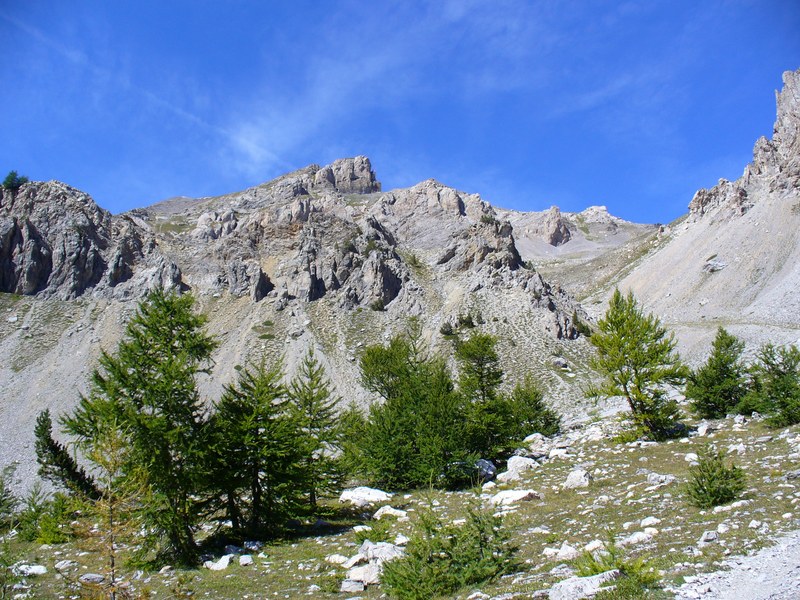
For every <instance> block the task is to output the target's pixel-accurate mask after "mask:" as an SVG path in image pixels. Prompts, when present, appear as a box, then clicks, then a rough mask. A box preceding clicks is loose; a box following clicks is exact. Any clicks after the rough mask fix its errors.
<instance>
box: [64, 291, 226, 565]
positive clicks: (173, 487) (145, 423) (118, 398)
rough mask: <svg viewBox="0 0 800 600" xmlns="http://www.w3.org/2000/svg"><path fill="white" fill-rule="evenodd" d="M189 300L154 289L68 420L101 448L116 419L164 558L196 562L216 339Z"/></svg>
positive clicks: (81, 439)
mask: <svg viewBox="0 0 800 600" xmlns="http://www.w3.org/2000/svg"><path fill="white" fill-rule="evenodd" d="M193 302H194V301H193V299H192V297H191V296H189V295H184V296H178V295H175V294H167V293H166V292H164V291H163V290H161V289H156V290H154V291H153V292H151V293H150V294H149V295H148V296H147V298H146V299H145V300H144V301H142V302H141V303H140V304H139V308H138V311H137V313H136V314H135V315H134V317H133V318H132V319H131V321H130V322H129V323H128V325H127V327H126V330H125V336H124V337H123V339H122V341H121V342H120V344H119V346H118V348H117V351H116V353H115V354H113V355H112V354H109V353H107V352H103V353H102V354H101V357H100V368H99V369H97V370H95V372H94V374H93V376H92V388H91V392H90V394H89V396H88V397H82V398H81V399H80V402H79V405H78V407H77V408H76V409H75V410H74V411H73V413H72V414H70V415H68V416H67V417H66V418H64V419H63V421H62V422H63V424H64V427H65V430H66V431H67V432H68V433H70V434H72V435H73V436H76V437H77V439H78V444H79V446H80V445H84V446H86V447H93V446H95V445H96V444H95V442H96V441H97V440H98V439H99V437H100V436H101V434H102V432H103V431H106V428H107V426H108V424H109V423H113V422H116V423H117V425H118V427H119V428H120V429H121V431H122V434H123V435H124V439H125V440H126V442H127V444H128V445H129V446H130V455H129V457H130V458H129V461H130V465H129V466H128V467H126V471H133V470H136V471H137V472H139V473H140V476H141V477H142V485H143V487H144V488H146V489H147V494H148V496H147V502H143V503H141V505H140V516H141V517H142V519H143V521H144V524H145V526H146V529H147V531H148V536H147V539H148V542H149V543H150V545H151V546H153V547H154V548H155V549H156V550H157V551H158V557H159V559H160V560H170V561H175V562H178V563H181V564H192V563H194V562H195V561H196V559H197V545H196V543H195V540H194V527H195V526H196V524H197V520H198V511H199V508H200V504H199V501H198V499H197V498H196V497H195V495H194V494H195V492H196V491H197V490H198V489H200V485H201V482H202V480H203V474H204V469H205V466H206V463H207V460H206V450H207V440H206V437H207V434H208V430H207V427H206V424H207V417H206V414H205V410H204V407H203V404H202V402H201V400H200V396H199V393H198V391H197V382H196V377H197V376H198V375H199V374H200V373H207V372H208V369H209V366H210V357H211V352H212V350H213V349H214V348H215V346H216V342H215V341H214V340H213V339H212V338H211V337H209V336H208V335H207V334H205V333H204V332H203V331H202V326H203V325H204V323H205V318H204V317H203V316H201V315H198V314H195V313H194V312H193V310H192V308H193Z"/></svg>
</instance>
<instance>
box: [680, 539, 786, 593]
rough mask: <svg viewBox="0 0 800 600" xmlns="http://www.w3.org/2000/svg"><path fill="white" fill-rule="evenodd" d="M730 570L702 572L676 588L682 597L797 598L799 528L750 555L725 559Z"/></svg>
mask: <svg viewBox="0 0 800 600" xmlns="http://www.w3.org/2000/svg"><path fill="white" fill-rule="evenodd" d="M726 565H728V566H729V567H730V571H717V572H715V573H703V574H700V575H698V576H697V577H696V578H693V579H692V580H691V581H690V582H688V583H685V584H684V585H682V586H681V587H680V588H678V589H676V590H673V591H674V592H676V594H675V598H676V599H679V600H696V599H702V600H716V599H719V600H797V599H798V598H800V531H794V532H792V533H790V534H787V535H784V536H781V537H780V538H778V539H777V540H776V544H775V545H774V546H771V547H769V548H764V549H762V550H759V551H758V552H756V553H755V554H752V555H749V556H737V557H732V558H730V559H728V560H727V561H726Z"/></svg>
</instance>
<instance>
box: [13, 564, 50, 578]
mask: <svg viewBox="0 0 800 600" xmlns="http://www.w3.org/2000/svg"><path fill="white" fill-rule="evenodd" d="M15 570H16V572H17V573H19V574H20V575H22V576H23V577H36V576H38V575H45V574H46V573H47V567H45V566H43V565H26V564H22V565H19V566H18V567H16V568H15Z"/></svg>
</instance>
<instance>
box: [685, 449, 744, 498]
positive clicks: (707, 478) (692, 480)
mask: <svg viewBox="0 0 800 600" xmlns="http://www.w3.org/2000/svg"><path fill="white" fill-rule="evenodd" d="M744 489H745V475H744V471H743V470H742V469H741V468H739V467H737V466H736V465H734V464H730V465H727V464H725V458H724V456H723V454H722V451H719V450H717V451H712V450H708V449H706V450H704V451H702V452H701V453H700V456H699V459H698V464H697V465H695V466H693V467H690V469H689V482H688V483H687V488H686V493H687V496H688V497H689V502H690V503H691V504H692V505H694V506H696V507H697V508H711V507H713V506H719V505H721V504H727V503H729V502H733V501H734V500H736V499H737V498H738V497H739V496H740V495H741V494H742V492H743V491H744Z"/></svg>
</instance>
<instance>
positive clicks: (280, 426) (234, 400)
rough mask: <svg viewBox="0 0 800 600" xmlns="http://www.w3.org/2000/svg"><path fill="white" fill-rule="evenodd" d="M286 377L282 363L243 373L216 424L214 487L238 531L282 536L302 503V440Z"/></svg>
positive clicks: (260, 365)
mask: <svg viewBox="0 0 800 600" xmlns="http://www.w3.org/2000/svg"><path fill="white" fill-rule="evenodd" d="M282 378H283V370H282V365H281V363H280V362H278V363H277V364H275V365H273V366H272V367H267V365H266V363H265V362H264V361H263V360H262V361H261V362H259V363H257V364H251V365H249V366H247V367H245V368H243V369H241V370H240V371H239V376H238V379H237V381H236V383H235V384H233V385H229V386H227V387H226V388H225V390H224V392H223V394H222V397H221V398H220V400H219V402H218V403H217V404H216V412H215V414H214V417H213V419H212V430H213V431H214V454H213V461H214V468H213V470H212V479H213V483H212V487H213V488H215V489H219V490H221V491H222V492H224V495H225V503H224V504H225V508H226V511H227V517H228V518H229V519H230V520H231V522H232V523H233V528H234V530H238V531H239V532H246V533H248V534H251V535H259V534H265V535H274V534H276V533H278V532H280V530H281V528H282V527H283V525H284V524H285V522H286V521H287V520H288V519H289V518H290V517H291V516H293V515H294V514H295V513H296V511H297V509H298V506H299V505H300V503H301V498H302V486H299V485H298V482H300V481H301V480H302V473H301V460H302V458H303V453H302V446H301V443H302V440H301V439H300V438H299V437H298V435H297V434H298V427H297V423H296V422H295V421H294V420H293V418H292V416H291V414H290V409H289V405H288V397H287V392H286V388H285V387H284V385H283V384H282V383H281V380H282Z"/></svg>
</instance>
